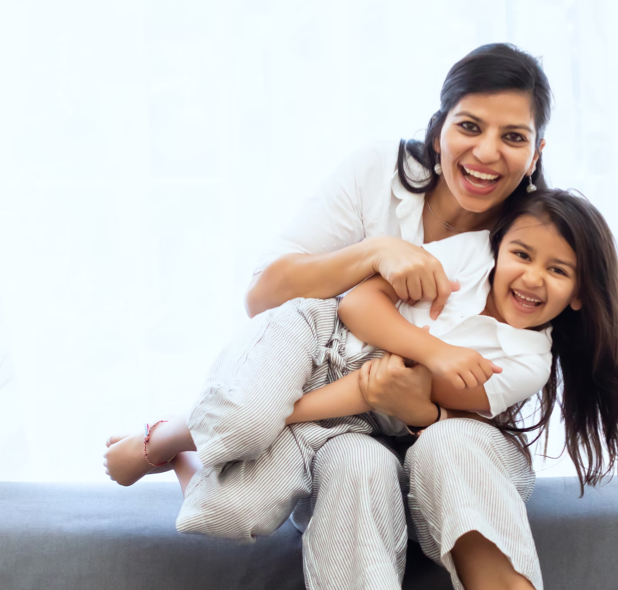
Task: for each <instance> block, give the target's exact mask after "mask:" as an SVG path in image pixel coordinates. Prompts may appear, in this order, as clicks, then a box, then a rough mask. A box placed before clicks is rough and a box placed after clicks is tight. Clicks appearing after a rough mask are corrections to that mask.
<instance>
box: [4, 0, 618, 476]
mask: <svg viewBox="0 0 618 590" xmlns="http://www.w3.org/2000/svg"><path fill="white" fill-rule="evenodd" d="M5 4H7V3H5ZM616 24H618V18H617V8H616V7H615V5H614V4H611V3H610V2H609V0H608V1H606V2H605V1H600V0H595V1H594V2H590V1H587V2H583V0H571V1H556V0H553V1H550V0H543V1H539V0H534V1H531V0H522V1H517V2H515V0H502V1H498V0H475V1H472V2H466V3H462V2H457V1H456V0H453V1H450V2H447V1H444V2H431V3H427V2H424V1H420V0H418V1H410V0H401V1H395V0H391V1H386V2H385V1H383V0H382V1H377V0H376V1H374V0H355V1H351V0H328V1H326V0H314V1H312V2H304V1H300V0H286V1H283V0H272V1H270V2H269V1H267V0H262V1H259V0H255V1H245V2H241V1H238V0H235V1H226V2H214V1H212V0H211V1H207V2H204V1H201V2H198V1H189V0H185V1H178V0H176V1H174V2H172V1H170V0H165V1H162V0H148V1H146V0H142V1H139V0H122V1H119V0H108V1H107V2H99V3H92V2H78V1H69V0H57V1H55V2H52V3H50V2H44V1H42V0H31V1H24V2H20V3H13V4H12V5H8V4H7V6H5V7H3V8H2V9H1V10H0V79H1V80H2V91H1V92H0V308H1V316H2V318H1V319H2V324H1V326H2V329H1V331H0V360H1V363H0V416H2V427H1V428H0V479H4V480H52V481H67V480H82V481H88V480H91V481H94V480H103V479H104V477H105V476H104V473H103V470H102V467H101V465H100V463H101V457H100V455H101V454H102V452H103V441H104V440H105V439H106V437H107V436H108V435H109V434H110V433H111V432H115V431H119V430H120V431H124V430H128V431H131V430H137V429H139V428H140V426H141V423H142V422H144V421H146V420H154V419H157V418H158V417H160V416H162V415H164V414H165V413H168V412H180V411H182V410H183V409H184V408H185V407H187V406H188V405H189V403H190V402H191V400H192V399H193V398H194V396H195V394H196V392H197V390H198V388H199V386H200V385H201V382H202V380H203V378H204V375H205V372H206V369H207V367H208V366H209V363H210V362H211V360H212V359H213V357H214V355H215V353H216V352H217V351H218V349H219V347H220V345H221V343H222V342H224V341H225V340H227V339H228V338H229V337H230V335H231V334H232V333H233V331H234V330H235V329H237V328H238V327H239V326H240V325H242V324H243V323H244V322H245V321H247V320H246V317H245V314H244V310H243V306H242V295H243V291H244V289H245V287H246V285H247V283H248V281H249V278H250V275H251V269H252V265H253V263H254V261H255V259H256V257H257V255H258V253H259V251H260V250H261V249H262V248H263V247H264V246H265V245H266V243H267V241H268V239H269V236H271V235H272V234H273V233H274V232H275V231H277V228H279V227H280V226H281V224H282V223H283V222H284V221H285V220H286V219H287V218H289V217H290V216H291V215H292V213H293V212H294V210H295V208H296V207H297V206H298V204H299V203H300V202H301V201H302V199H304V198H305V197H306V196H308V195H309V194H310V193H311V192H312V190H314V189H315V187H316V186H317V185H318V184H319V183H320V181H321V180H322V179H324V177H325V176H326V175H328V174H329V172H330V171H331V170H332V169H333V168H335V166H336V165H337V164H338V163H339V161H340V160H341V159H342V158H343V157H344V156H345V155H346V154H348V153H349V152H350V151H351V150H352V149H354V148H355V147H357V146H359V145H361V144H363V143H365V142H368V141H371V140H373V139H384V138H399V137H409V136H412V135H414V134H419V135H422V130H423V129H424V127H425V125H426V123H427V121H428V119H429V117H430V116H431V114H432V113H433V112H434V111H435V110H436V109H437V107H438V96H439V91H440V86H441V84H442V81H443V79H444V76H445V75H446V72H447V71H448V69H449V68H450V66H451V65H452V64H453V63H454V62H455V61H457V60H458V59H459V58H461V57H462V56H463V55H465V54H466V53H467V52H468V51H470V50H471V49H473V48H475V47H476V46H478V45H481V44H483V43H488V42H494V41H511V42H514V43H516V44H517V45H519V46H521V47H522V48H524V49H526V50H528V51H529V52H531V53H532V54H533V55H537V56H538V55H541V56H543V64H544V67H545V70H546V72H547V74H548V76H549V78H550V81H551V83H552V86H553V89H554V94H555V98H556V109H555V114H554V118H553V121H552V123H551V126H550V128H549V130H548V133H547V142H548V146H547V149H546V151H545V158H546V165H547V169H548V172H549V176H550V179H551V181H552V183H553V184H554V185H555V186H560V187H563V188H567V187H576V188H578V189H580V190H581V191H582V192H584V193H585V194H586V195H587V196H588V197H589V198H590V199H591V200H592V201H593V202H594V203H596V204H597V205H598V206H599V207H600V208H601V210H602V211H603V212H604V213H605V214H606V215H607V216H608V218H609V219H610V222H611V225H612V227H613V228H618V214H617V210H616V204H615V202H616V199H615V197H614V192H615V186H616V172H615V170H616V161H617V158H618V155H617V151H616V146H615V141H614V137H617V136H618V134H617V131H618V123H617V115H616V110H615V108H614V102H615V100H614V97H615V96H616V94H617V90H618V88H617V87H618V68H617V67H616V65H617V61H618V60H617V58H618V49H617V46H616V44H617V41H616V37H615V35H613V31H614V29H615V28H616ZM558 426H559V425H558ZM560 446H561V437H560V428H558V429H556V430H555V435H554V438H553V439H552V447H551V450H552V452H556V449H558V451H559V448H560ZM563 473H572V467H571V466H570V465H569V463H568V461H562V462H561V463H559V464H558V465H557V466H554V467H552V468H551V469H545V470H544V471H541V475H549V474H551V475H554V474H563Z"/></svg>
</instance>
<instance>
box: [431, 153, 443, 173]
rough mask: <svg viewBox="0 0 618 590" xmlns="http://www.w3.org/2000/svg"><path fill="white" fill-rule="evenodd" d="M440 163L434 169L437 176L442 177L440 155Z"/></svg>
mask: <svg viewBox="0 0 618 590" xmlns="http://www.w3.org/2000/svg"><path fill="white" fill-rule="evenodd" d="M437 158H438V161H437V162H436V165H435V166H434V167H433V169H434V170H435V171H436V174H437V175H438V176H440V175H441V174H442V166H441V165H440V154H438V155H437Z"/></svg>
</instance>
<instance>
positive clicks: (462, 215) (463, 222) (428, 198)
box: [425, 178, 498, 239]
mask: <svg viewBox="0 0 618 590" xmlns="http://www.w3.org/2000/svg"><path fill="white" fill-rule="evenodd" d="M425 203H426V204H427V207H426V209H427V208H428V207H431V209H430V215H431V216H432V217H434V221H435V223H430V224H429V228H431V227H435V226H436V225H442V227H443V228H444V229H446V230H447V232H448V234H449V235H454V234H455V233H458V232H467V231H479V230H482V229H491V228H492V227H493V225H494V223H495V220H496V217H497V215H498V212H497V211H496V208H495V207H494V208H493V209H490V210H489V211H484V212H481V213H475V212H473V211H467V210H466V209H464V208H463V207H461V205H459V203H458V202H457V199H455V197H454V196H453V193H451V191H450V189H449V188H448V185H447V184H446V182H445V180H444V178H441V179H440V182H439V183H438V186H437V187H436V188H435V189H434V190H432V191H431V192H430V193H426V194H425ZM447 226H450V227H451V228H454V230H451V229H448V227H447ZM429 228H427V229H429ZM437 233H443V232H437ZM436 239H439V238H436Z"/></svg>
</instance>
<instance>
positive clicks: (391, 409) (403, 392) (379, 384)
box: [358, 352, 436, 426]
mask: <svg viewBox="0 0 618 590" xmlns="http://www.w3.org/2000/svg"><path fill="white" fill-rule="evenodd" d="M358 384H359V387H360V390H361V394H362V396H363V398H364V399H365V401H366V402H367V403H368V404H369V405H370V406H371V407H372V408H373V409H374V410H378V411H380V412H382V413H384V414H386V415H388V416H394V417H396V418H399V419H400V420H402V421H403V422H405V423H406V424H414V425H418V426H423V425H424V424H432V423H433V422H434V421H435V419H436V406H435V405H434V404H433V403H432V402H431V373H430V372H429V370H428V369H427V367H424V366H423V365H416V366H415V367H413V368H408V367H406V366H405V364H404V360H403V358H402V357H400V356H397V355H396V354H390V353H388V352H385V353H384V356H383V357H382V358H380V359H374V360H372V361H368V362H366V363H365V364H364V365H363V366H362V368H361V370H360V374H359V381H358Z"/></svg>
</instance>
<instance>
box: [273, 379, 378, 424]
mask: <svg viewBox="0 0 618 590" xmlns="http://www.w3.org/2000/svg"><path fill="white" fill-rule="evenodd" d="M359 373H360V370H359V371H354V372H353V373H349V374H348V375H346V376H345V377H342V378H341V379H339V380H338V381H333V382H332V383H329V384H328V385H325V386H324V387H320V388H319V389H314V390H313V391H310V392H309V393H306V394H305V395H303V397H302V398H300V399H299V400H298V401H297V402H296V403H295V404H294V411H293V412H292V414H291V415H290V416H288V418H287V420H286V421H285V423H286V425H288V424H295V423H297V422H315V421H316V420H326V419H327V418H340V417H342V416H353V415H354V414H363V413H365V412H370V411H371V406H370V405H369V404H367V402H366V401H365V399H364V398H363V395H362V394H361V391H360V387H359V385H358V376H359Z"/></svg>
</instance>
